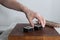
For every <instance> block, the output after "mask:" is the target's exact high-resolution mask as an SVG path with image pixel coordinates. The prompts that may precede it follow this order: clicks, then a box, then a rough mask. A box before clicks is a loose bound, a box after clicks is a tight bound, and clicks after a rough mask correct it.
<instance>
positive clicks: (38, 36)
mask: <svg viewBox="0 0 60 40" xmlns="http://www.w3.org/2000/svg"><path fill="white" fill-rule="evenodd" d="M28 25H29V24H17V25H16V26H15V28H14V29H13V30H12V31H11V33H10V34H9V36H8V40H60V35H59V34H58V33H57V32H56V31H55V29H54V28H53V27H52V28H51V27H48V26H46V27H45V28H43V29H41V30H39V31H33V32H28V33H24V32H23V27H25V26H28Z"/></svg>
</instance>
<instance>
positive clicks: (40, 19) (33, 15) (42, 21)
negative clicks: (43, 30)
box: [26, 10, 46, 27]
mask: <svg viewBox="0 0 60 40" xmlns="http://www.w3.org/2000/svg"><path fill="white" fill-rule="evenodd" d="M26 17H27V19H28V21H29V23H30V24H31V26H32V27H34V23H33V21H32V20H33V19H34V18H36V19H37V20H38V22H39V24H41V25H42V27H45V24H46V21H45V19H44V18H43V17H42V16H41V15H39V14H37V13H36V12H33V11H31V10H29V11H28V12H27V13H26Z"/></svg>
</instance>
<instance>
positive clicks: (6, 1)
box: [0, 0, 46, 27]
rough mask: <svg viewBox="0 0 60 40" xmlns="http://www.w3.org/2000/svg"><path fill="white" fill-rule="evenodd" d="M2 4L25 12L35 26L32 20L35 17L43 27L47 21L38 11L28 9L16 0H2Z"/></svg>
mask: <svg viewBox="0 0 60 40" xmlns="http://www.w3.org/2000/svg"><path fill="white" fill-rule="evenodd" d="M0 4H1V5H3V6H5V7H7V8H9V9H14V10H17V11H20V12H23V13H24V14H25V15H26V17H27V19H28V21H29V23H30V24H31V26H32V27H34V23H33V21H32V20H33V19H34V18H36V19H37V20H38V22H39V23H40V24H41V25H42V27H45V24H46V21H45V19H44V18H43V17H42V16H41V15H39V14H38V13H37V12H34V11H32V10H30V9H28V8H27V7H26V6H24V5H23V4H21V3H19V2H17V1H16V0H0Z"/></svg>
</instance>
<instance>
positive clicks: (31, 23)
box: [28, 19, 34, 28]
mask: <svg viewBox="0 0 60 40" xmlns="http://www.w3.org/2000/svg"><path fill="white" fill-rule="evenodd" d="M28 21H29V23H30V25H31V26H32V27H33V28H34V23H33V22H32V20H31V19H28Z"/></svg>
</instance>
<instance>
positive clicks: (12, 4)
mask: <svg viewBox="0 0 60 40" xmlns="http://www.w3.org/2000/svg"><path fill="white" fill-rule="evenodd" d="M2 5H3V6H5V7H7V8H10V9H14V10H17V11H22V12H24V13H27V12H28V10H29V9H28V8H27V7H25V6H24V5H22V4H21V3H19V2H17V1H15V0H13V1H12V0H8V1H7V0H6V1H3V2H2Z"/></svg>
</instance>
